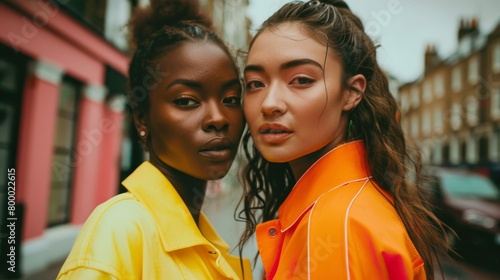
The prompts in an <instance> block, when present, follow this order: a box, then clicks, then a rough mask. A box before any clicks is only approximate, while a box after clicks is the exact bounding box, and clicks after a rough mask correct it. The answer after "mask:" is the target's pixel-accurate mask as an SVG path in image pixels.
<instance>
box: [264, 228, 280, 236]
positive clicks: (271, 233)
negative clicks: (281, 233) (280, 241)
mask: <svg viewBox="0 0 500 280" xmlns="http://www.w3.org/2000/svg"><path fill="white" fill-rule="evenodd" d="M267 233H269V236H271V237H275V236H276V235H278V231H277V230H276V228H275V227H271V228H269V230H268V231H267Z"/></svg>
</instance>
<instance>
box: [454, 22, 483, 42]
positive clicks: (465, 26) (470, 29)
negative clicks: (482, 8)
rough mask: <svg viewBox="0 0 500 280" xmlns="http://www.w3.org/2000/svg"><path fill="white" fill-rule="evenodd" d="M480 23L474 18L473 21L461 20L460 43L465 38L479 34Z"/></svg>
mask: <svg viewBox="0 0 500 280" xmlns="http://www.w3.org/2000/svg"><path fill="white" fill-rule="evenodd" d="M478 25H479V23H478V20H477V18H475V17H473V18H472V19H471V20H466V19H463V18H462V19H461V20H460V27H459V29H458V42H460V41H461V40H462V39H463V38H464V37H465V36H467V35H469V34H472V35H477V34H479V26H478Z"/></svg>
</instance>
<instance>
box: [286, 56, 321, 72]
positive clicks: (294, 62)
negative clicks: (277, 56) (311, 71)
mask: <svg viewBox="0 0 500 280" xmlns="http://www.w3.org/2000/svg"><path fill="white" fill-rule="evenodd" d="M301 65H312V66H315V67H318V68H319V69H321V70H323V66H321V64H319V63H318V62H316V61H315V60H312V59H309V58H302V59H294V60H291V61H288V62H285V63H283V64H281V66H280V70H285V69H289V68H293V67H297V66H301Z"/></svg>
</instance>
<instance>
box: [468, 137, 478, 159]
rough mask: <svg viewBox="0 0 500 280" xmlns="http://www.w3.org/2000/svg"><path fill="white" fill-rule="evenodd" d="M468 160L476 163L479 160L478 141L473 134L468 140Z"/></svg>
mask: <svg viewBox="0 0 500 280" xmlns="http://www.w3.org/2000/svg"><path fill="white" fill-rule="evenodd" d="M466 154H467V159H466V160H467V162H468V163H476V162H477V142H476V137H475V136H473V135H470V136H469V139H468V141H467V152H466Z"/></svg>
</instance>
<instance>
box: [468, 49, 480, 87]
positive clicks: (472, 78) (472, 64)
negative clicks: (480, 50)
mask: <svg viewBox="0 0 500 280" xmlns="http://www.w3.org/2000/svg"><path fill="white" fill-rule="evenodd" d="M478 81H479V59H478V57H477V56H475V57H472V58H471V59H470V60H469V83H470V84H472V85H475V84H476V83H477V82H478Z"/></svg>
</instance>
